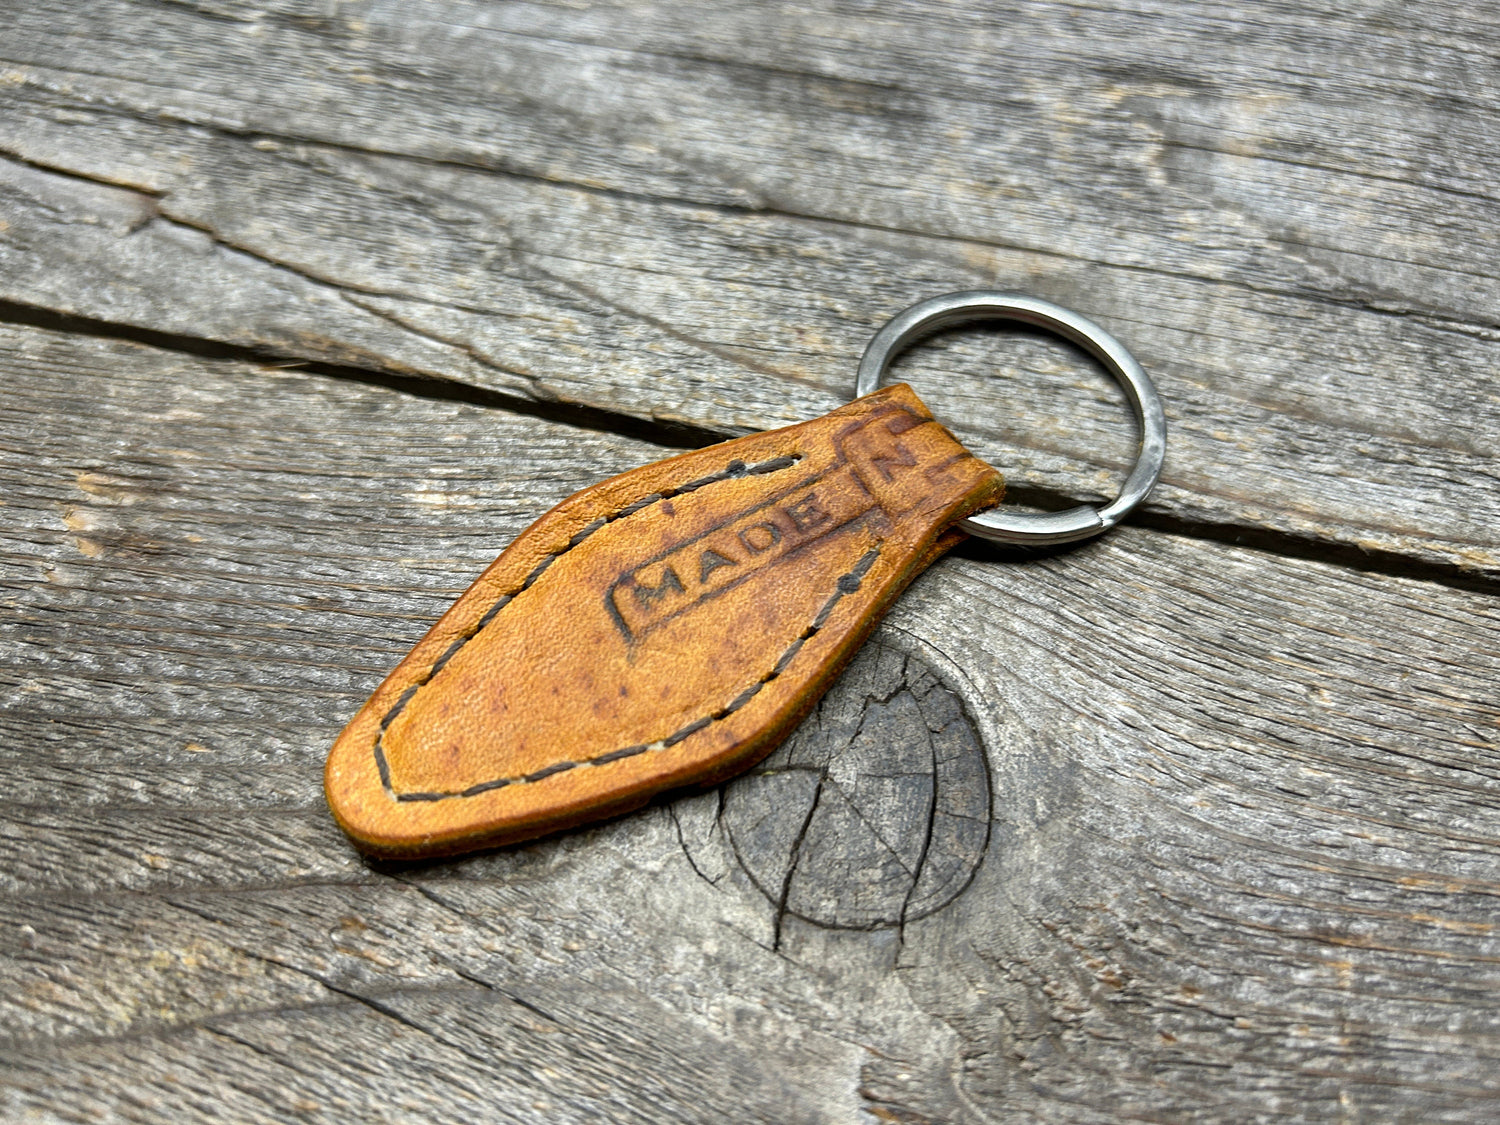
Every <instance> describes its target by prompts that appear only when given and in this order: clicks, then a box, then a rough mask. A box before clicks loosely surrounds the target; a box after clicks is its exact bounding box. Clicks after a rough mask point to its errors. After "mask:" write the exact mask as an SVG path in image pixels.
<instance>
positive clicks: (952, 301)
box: [855, 289, 1167, 546]
mask: <svg viewBox="0 0 1500 1125" xmlns="http://www.w3.org/2000/svg"><path fill="white" fill-rule="evenodd" d="M976 320H1018V321H1020V322H1021V323H1023V324H1030V325H1033V326H1035V327H1037V328H1045V329H1048V330H1049V331H1052V332H1056V333H1057V334H1058V335H1059V336H1062V337H1063V338H1064V339H1067V340H1071V341H1072V342H1073V343H1075V344H1077V345H1078V346H1079V347H1080V348H1082V349H1083V350H1084V351H1086V352H1088V353H1089V355H1091V356H1093V357H1094V358H1095V359H1097V360H1098V361H1099V362H1100V363H1102V364H1104V366H1105V368H1106V369H1107V370H1108V371H1109V373H1110V374H1111V375H1113V376H1114V377H1115V378H1116V379H1117V380H1118V381H1119V384H1120V386H1121V387H1123V388H1124V390H1125V397H1126V398H1127V399H1129V401H1130V408H1131V410H1132V411H1134V412H1135V419H1136V422H1137V423H1138V424H1139V425H1140V430H1141V444H1140V451H1139V453H1138V454H1137V455H1136V461H1135V467H1134V468H1132V469H1131V470H1130V475H1129V476H1128V477H1126V478H1125V485H1124V487H1123V488H1121V489H1120V494H1119V495H1118V496H1116V497H1115V498H1114V500H1112V501H1111V502H1110V503H1108V504H1106V505H1105V506H1104V507H1102V508H1096V507H1094V505H1092V504H1080V505H1079V506H1078V507H1076V508H1069V509H1068V510H1067V511H1065V512H1045V513H1033V512H1002V511H1000V510H999V509H997V508H988V509H986V510H985V511H982V512H976V513H975V514H974V515H972V516H970V517H969V518H968V519H966V520H961V521H960V522H959V525H958V526H959V527H961V528H963V529H964V530H965V531H967V532H968V533H969V534H970V535H978V536H981V537H983V538H985V539H992V540H994V541H995V542H997V543H1015V544H1024V545H1028V546H1041V545H1045V544H1049V543H1071V542H1073V541H1074V540H1077V539H1087V538H1088V537H1089V536H1091V535H1098V534H1099V533H1100V532H1101V531H1108V530H1109V529H1110V528H1112V527H1114V526H1115V524H1117V523H1119V522H1120V521H1121V520H1122V519H1124V518H1125V516H1126V515H1128V514H1129V513H1130V511H1131V509H1133V508H1134V507H1135V506H1136V505H1137V504H1139V503H1140V502H1141V501H1142V500H1144V499H1145V498H1146V497H1147V495H1148V494H1149V493H1150V492H1151V489H1152V488H1154V487H1155V486H1156V481H1157V478H1158V477H1160V476H1161V467H1162V461H1163V460H1164V459H1165V457H1166V452H1167V419H1166V416H1165V415H1164V414H1163V413H1162V408H1161V399H1159V398H1158V397H1157V395H1156V388H1155V387H1154V386H1152V384H1151V380H1150V378H1148V377H1147V375H1146V372H1145V371H1144V370H1142V368H1141V365H1140V364H1139V363H1137V362H1136V360H1135V357H1134V356H1132V355H1131V354H1130V353H1129V352H1128V351H1126V350H1125V345H1124V344H1122V343H1120V341H1118V340H1116V339H1115V338H1114V337H1113V336H1111V335H1110V334H1109V333H1108V332H1106V331H1105V330H1104V329H1102V328H1100V327H1099V326H1098V325H1097V324H1095V323H1094V322H1093V321H1092V320H1088V319H1086V318H1085V317H1081V316H1079V315H1078V314H1077V313H1075V312H1072V311H1071V310H1069V309H1065V308H1063V307H1062V306H1061V305H1054V304H1053V303H1052V302H1051V301H1043V300H1041V299H1040V298H1037V297H1028V296H1026V295H1025V294H1024V293H1001V292H994V291H991V290H987V289H971V290H967V291H965V292H962V293H945V294H944V295H943V296H941V297H932V298H930V299H928V300H926V301H920V302H918V303H917V304H915V305H912V306H911V307H910V308H909V309H905V310H903V311H902V312H899V313H897V314H896V315H895V316H894V317H892V318H891V319H890V320H889V321H888V322H887V323H886V325H885V327H884V328H882V329H881V330H880V331H879V332H877V333H875V337H874V339H872V340H871V341H870V346H869V347H867V348H866V349H865V354H864V357H863V358H862V359H861V360H860V361H859V375H858V376H857V378H856V380H855V393H856V394H857V395H859V396H861V397H863V396H864V395H867V394H869V393H870V392H872V391H874V390H875V388H877V387H878V386H880V379H881V377H882V376H883V375H884V374H885V372H886V368H888V367H889V366H890V365H891V361H892V360H894V359H895V358H896V356H898V355H899V354H900V353H901V352H902V351H904V350H905V349H906V348H908V347H910V346H911V345H912V344H914V343H916V342H917V341H918V340H921V339H923V338H924V337H927V336H930V335H932V334H933V333H934V332H938V331H940V330H942V329H944V328H952V327H954V326H955V325H959V324H969V323H971V322H973V321H976Z"/></svg>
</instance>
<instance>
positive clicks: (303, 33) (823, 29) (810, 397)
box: [0, 0, 1500, 579]
mask: <svg viewBox="0 0 1500 1125" xmlns="http://www.w3.org/2000/svg"><path fill="white" fill-rule="evenodd" d="M6 19H7V20H8V27H7V28H6V32H7V34H6V41H7V43H8V44H9V47H8V48H7V49H6V51H5V52H4V56H5V65H6V66H7V68H8V69H7V70H6V82H7V84H8V85H7V87H6V109H7V121H8V125H7V130H6V135H5V136H4V137H3V138H0V149H3V151H4V152H5V153H6V154H8V155H9V157H11V159H10V160H7V161H4V162H3V163H0V192H3V198H4V200H5V205H6V208H7V222H8V224H9V226H8V228H7V230H6V232H5V236H4V238H3V240H0V278H3V281H0V299H5V300H9V301H12V302H16V303H19V304H23V305H27V306H33V307H39V308H45V309H49V310H57V311H64V312H68V313H73V314H77V315H80V316H84V317H87V318H90V319H92V320H94V321H97V322H100V323H102V324H105V325H116V326H120V327H122V328H130V329H136V330H140V329H147V330H151V331H155V332H162V333H170V334H175V335H179V336H182V337H185V338H191V339H194V340H211V341H220V342H227V343H230V344H233V345H236V346H242V347H246V348H253V349H263V350H266V351H269V352H272V353H275V354H279V355H285V356H290V357H294V358H300V359H318V360H323V361H330V362H336V363H341V364H352V365H356V366H361V367H366V368H369V369H371V370H375V371H382V372H398V373H420V374H425V375H431V376H437V377H441V378H445V379H454V380H460V381H465V382H469V383H473V384H475V385H479V386H484V387H489V388H492V389H496V390H500V391H503V392H505V393H507V394H513V395H518V396H522V397H529V398H534V399H538V400H545V401H548V402H559V403H564V404H574V405H580V406H587V407H591V408H595V409H599V410H604V411H608V412H614V413H617V414H619V415H621V416H623V417H629V418H634V419H653V420H666V421H674V420H675V421H682V422H686V423H690V424H691V425H693V426H695V427H698V428H700V429H706V430H709V431H712V432H715V433H719V434H722V435H726V436H727V435H730V434H737V433H742V432H745V431H747V430H751V429H760V428H766V427H770V426H775V425H781V424H785V423H787V422H791V421H799V420H802V419H805V418H807V417H811V416H814V415H816V414H818V413H821V412H823V411H825V410H827V409H829V408H830V407H831V406H833V405H835V404H836V403H837V402H840V401H843V400H844V398H845V397H846V396H847V390H848V386H849V384H850V382H851V372H852V370H853V366H854V362H855V359H856V358H857V355H858V352H859V350H860V348H861V347H862V346H863V343H864V341H865V340H866V339H867V338H868V335H869V333H870V331H871V329H872V328H873V327H874V326H875V325H877V324H879V323H880V322H881V321H883V320H884V319H885V318H886V317H887V316H889V315H890V314H891V313H893V312H895V311H896V310H897V309H899V308H900V307H902V306H904V305H905V304H907V303H909V302H910V301H912V300H914V299H917V298H919V297H923V296H927V295H930V294H932V293H934V292H938V291H943V290H947V289H953V288H959V287H969V286H976V285H984V286H998V287H1007V288H1020V289H1026V290H1029V291H1032V292H1036V293H1038V294H1040V295H1043V296H1046V297H1049V298H1052V299H1055V300H1058V301H1060V302H1062V303H1064V304H1066V305H1069V306H1074V307H1078V308H1080V309H1081V310H1083V311H1085V312H1086V313H1088V314H1089V315H1092V316H1095V317H1097V318H1098V319H1100V320H1101V321H1102V322H1103V323H1105V324H1106V326H1108V327H1109V328H1111V329H1112V330H1114V331H1115V332H1116V333H1117V334H1118V335H1120V336H1121V337H1122V338H1123V339H1125V340H1127V341H1128V342H1129V344H1130V345H1131V346H1132V348H1134V349H1135V350H1136V351H1137V353H1138V354H1139V356H1140V358H1141V359H1142V360H1143V361H1144V362H1145V364H1146V366H1147V368H1148V369H1149V370H1151V371H1152V372H1153V374H1154V375H1156V377H1157V378H1158V380H1159V381H1160V383H1161V385H1162V388H1163V391H1164V392H1165V394H1166V396H1167V401H1168V403H1169V404H1170V411H1171V420H1172V423H1173V446H1172V459H1171V462H1170V463H1169V466H1168V471H1167V475H1166V479H1165V483H1164V486H1163V488H1162V489H1161V490H1160V491H1159V492H1158V494H1157V495H1156V497H1155V498H1154V499H1153V501H1152V504H1153V511H1154V512H1155V514H1156V516H1157V518H1158V522H1159V524H1160V525H1162V526H1170V527H1173V528H1179V529H1192V530H1196V531H1200V532H1207V533H1211V534H1214V535H1216V536H1219V537H1224V538H1232V537H1233V536H1235V535H1240V534H1243V535H1247V536H1250V537H1252V538H1255V539H1256V540H1257V541H1266V542H1279V543H1284V544H1288V545H1291V544H1300V545H1302V546H1305V545H1306V544H1308V543H1313V544H1332V545H1337V546H1340V547H1342V548H1343V549H1344V550H1345V552H1346V554H1353V553H1357V552H1361V551H1363V552H1368V553H1371V554H1372V555H1375V556H1377V557H1379V558H1382V559H1389V560H1390V562H1391V564H1392V565H1398V564H1401V563H1402V561H1403V560H1405V562H1406V564H1407V565H1411V566H1415V567H1417V568H1418V570H1419V571H1420V572H1422V573H1430V574H1436V575H1442V574H1459V575H1477V576H1480V577H1484V578H1490V579H1492V578H1493V577H1494V575H1495V574H1496V573H1497V569H1500V563H1497V558H1500V556H1497V554H1496V550H1495V546H1494V543H1495V537H1494V534H1493V531H1492V528H1493V526H1494V523H1495V520H1496V517H1497V514H1500V512H1497V510H1496V506H1495V505H1496V501H1495V497H1496V496H1500V488H1497V487H1496V485H1497V481H1496V477H1495V469H1494V464H1495V460H1494V459H1495V455H1496V451H1497V450H1496V444H1495V441H1496V435H1497V434H1500V400H1497V398H1496V395H1495V393H1494V390H1493V380H1492V374H1493V371H1494V369H1495V364H1496V355H1497V351H1496V349H1497V343H1500V336H1497V325H1500V312H1497V305H1496V288H1495V284H1494V279H1493V272H1492V270H1491V269H1490V268H1489V267H1488V265H1487V263H1488V262H1490V261H1493V260H1494V259H1495V258H1496V256H1497V251H1500V245H1497V242H1496V238H1497V236H1496V234H1495V232H1496V230H1497V229H1500V226H1497V222H1496V220H1497V218H1500V215H1497V203H1496V199H1495V196H1494V192H1493V190H1492V184H1493V181H1494V173H1495V170H1496V163H1495V156H1494V152H1495V146H1494V144H1493V141H1494V139H1495V137H1496V135H1497V134H1496V130H1497V126H1496V124H1495V120H1496V117H1495V106H1496V104H1497V100H1500V87H1497V83H1496V79H1495V76H1494V68H1493V66H1491V65H1489V64H1490V63H1491V62H1492V58H1493V54H1494V51H1495V49H1496V44H1497V43H1500V27H1497V26H1496V24H1495V22H1494V19H1493V15H1492V13H1488V12H1487V11H1485V12H1477V13H1476V12H1472V11H1470V10H1469V9H1468V7H1465V6H1460V5H1449V4H1439V3H1424V4H1422V5H1419V6H1414V7H1408V8H1389V7H1388V6H1374V7H1370V8H1367V9H1354V10H1350V9H1348V8H1347V7H1339V6H1327V5H1325V6H1311V7H1310V6H1307V5H1297V6H1295V7H1282V8H1272V9H1267V10H1265V11H1260V10H1259V9H1257V11H1256V12H1255V14H1254V15H1253V16H1251V15H1241V14H1238V13H1237V12H1236V11H1235V10H1233V9H1227V10H1224V11H1222V12H1221V11H1217V10H1212V9H1209V8H1205V7H1203V6H1199V5H1193V4H1186V3H1180V2H1173V3H1154V4H1148V5H1136V6H1133V7H1131V8H1130V9H1128V10H1125V9H1122V10H1118V11H1110V10H1106V9H1100V8H1098V7H1097V6H1083V5H1075V4H1071V3H1041V2H1037V0H1026V2H1024V3H1017V4H1008V5H1001V6H990V7H988V8H987V9H986V10H985V12H984V13H965V14H963V15H961V16H960V15H959V14H957V13H955V12H953V11H950V10H948V9H944V8H942V7H941V6H939V5H931V4H921V3H914V4H908V5H901V6H896V7H892V8H891V9H890V10H889V11H885V10H883V11H882V12H881V13H879V14H875V13H872V12H870V11H868V10H866V9H864V8H861V7H859V6H850V7H848V8H844V7H841V6H839V5H834V4H827V5H819V6H807V7H802V8H797V9H788V8H777V9H775V10H774V12H772V11H771V10H770V9H762V8H760V7H757V6H751V7H749V8H743V7H740V8H736V9H734V10H732V11H729V10H724V9H722V8H721V7H719V6H693V5H668V6H662V7H638V6H632V5H624V4H621V5H600V6H590V8H589V9H588V10H587V11H579V10H576V9H574V8H572V7H567V6H560V7H555V8H554V7H548V6H546V5H530V4H527V5H506V6H490V5H484V4H471V3H461V2H457V0H444V2H443V3H441V4H429V5H423V6H421V8H420V9H413V8H412V7H411V6H409V5H401V4H395V3H387V4H379V3H371V4H360V5H354V6H349V5H341V6H340V7H338V8H337V9H336V10H335V9H328V10H326V11H325V10H323V9H321V8H315V9H311V10H306V9H303V8H302V7H300V6H297V5H277V4H272V5H244V6H236V5H229V6H224V7H219V6H215V5H188V4H172V5H161V4H148V3H145V2H139V3H136V2H129V0H118V2H114V3H105V4H91V5H87V6H82V5H71V4H52V5H47V4H40V5H31V6H27V7H25V8H24V9H17V10H15V11H14V12H12V13H9V15H8V16H7V17H6ZM81 44H83V45H86V50H84V49H81V48H80V45H81ZM246 91H254V92H255V96H254V97H246ZM981 340H984V337H983V335H979V336H974V335H965V336H963V337H957V338H955V342H954V344H953V346H952V347H949V348H944V349H942V350H941V351H940V352H929V353H926V354H925V355H924V356H919V357H916V358H914V360H913V361H912V364H911V366H910V368H909V370H910V372H911V373H912V374H913V378H914V382H915V383H916V385H917V387H918V390H919V391H920V392H921V393H922V394H923V396H924V397H925V398H927V399H928V400H930V401H932V402H933V405H934V407H935V409H937V410H938V411H939V413H940V415H942V416H943V417H945V418H948V419H949V420H950V421H951V422H952V424H953V425H954V426H955V428H956V429H957V430H958V432H959V434H960V436H961V437H963V438H964V439H965V440H967V441H969V442H970V443H971V444H973V445H974V446H975V447H976V449H977V451H978V452H980V453H981V454H984V455H987V456H989V457H990V458H991V459H992V460H994V461H995V462H996V463H998V464H1000V465H1001V466H1002V467H1004V468H1005V469H1006V470H1007V471H1008V472H1009V473H1010V474H1011V475H1012V476H1013V477H1015V478H1016V479H1017V480H1018V481H1020V482H1021V483H1023V484H1025V485H1028V486H1029V487H1030V489H1031V490H1032V492H1033V493H1037V492H1040V493H1042V494H1044V495H1045V496H1048V497H1052V498H1061V497H1075V498H1090V497H1097V496H1099V495H1103V494H1106V493H1108V492H1109V491H1110V489H1111V486H1112V482H1113V481H1115V480H1117V479H1118V478H1119V476H1120V475H1121V471H1122V469H1123V466H1124V465H1125V463H1126V462H1127V460H1128V456H1129V451H1128V445H1129V443H1128V436H1127V434H1126V433H1125V431H1124V429H1123V427H1122V426H1121V425H1120V420H1119V418H1118V416H1117V409H1116V408H1115V407H1113V405H1112V403H1113V402H1114V398H1113V395H1112V393H1111V392H1110V391H1109V389H1108V388H1107V387H1105V386H1101V381H1100V379H1099V377H1098V376H1097V375H1095V374H1093V373H1091V372H1090V371H1089V370H1088V368H1087V365H1086V364H1083V363H1081V362H1080V361H1079V359H1078V357H1077V356H1076V355H1073V354H1071V353H1070V352H1069V351H1067V350H1066V349H1065V348H1063V347H1061V346H1060V345H1056V346H1054V345H1051V344H1048V343H1041V342H1038V341H1036V340H1032V339H1026V338H1023V339H1020V340H1017V341H1014V342H1011V341H1007V343H1006V345H1005V347H1004V348H1000V347H997V346H996V345H994V344H993V343H991V342H989V341H987V340H985V341H984V343H983V344H981V343H980V341H981ZM1001 357H1003V359H1004V360H1005V362H1004V367H1003V369H1004V371H1005V373H1006V375H1007V382H1006V384H1005V385H1004V386H1002V387H996V386H995V385H994V384H993V382H992V381H991V380H990V379H988V378H987V376H988V374H989V373H990V372H991V371H992V369H993V366H994V364H995V362H996V359H997V358H1001ZM1298 549H1301V546H1299V547H1298Z"/></svg>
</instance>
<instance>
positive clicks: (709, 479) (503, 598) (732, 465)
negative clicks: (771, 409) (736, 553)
mask: <svg viewBox="0 0 1500 1125" xmlns="http://www.w3.org/2000/svg"><path fill="white" fill-rule="evenodd" d="M800 460H802V455H801V454H800V453H792V454H787V455H785V456H782V457H773V458H771V459H770V460H769V461H761V462H758V463H757V464H754V465H746V464H745V462H743V461H741V460H739V459H738V458H736V459H735V460H733V461H731V462H729V464H728V465H726V466H724V468H723V469H722V470H721V471H719V472H717V473H712V474H710V475H708V476H706V477H699V478H697V479H696V480H690V481H688V482H687V483H686V484H680V485H678V486H677V487H675V488H664V489H662V490H661V491H660V492H653V493H651V495H649V496H643V497H641V498H640V499H639V500H633V501H631V502H630V503H629V504H627V505H625V506H624V507H623V508H620V509H618V510H617V511H614V512H610V513H608V514H607V515H603V516H599V517H598V518H596V519H594V520H592V521H590V522H589V523H588V524H586V525H585V526H584V527H583V528H581V529H579V531H578V532H577V533H576V534H574V536H573V538H571V539H569V540H568V545H567V546H566V547H564V548H563V549H562V550H560V551H553V552H552V553H551V554H549V555H547V556H546V557H545V558H543V559H542V561H541V562H539V563H538V564H537V565H536V566H535V567H533V568H532V571H531V573H530V574H528V575H527V576H526V578H525V580H524V581H522V583H521V585H519V586H518V587H516V588H515V589H514V590H512V591H511V592H510V593H508V594H502V595H500V597H498V598H496V599H495V604H494V605H492V606H490V608H489V609H487V610H485V613H484V616H483V617H481V618H480V619H479V620H478V621H477V622H476V623H475V625H474V627H473V628H472V629H471V630H469V631H468V632H467V633H465V634H463V636H461V637H458V638H457V639H456V640H454V641H453V643H452V644H450V645H449V646H448V648H447V650H446V651H445V652H444V653H443V654H442V655H441V656H439V657H438V658H437V660H435V661H433V664H432V667H431V668H429V669H428V670H427V673H426V674H425V675H424V676H423V677H422V678H421V679H419V680H418V681H417V682H416V683H414V684H412V685H411V686H410V687H408V688H407V689H406V690H405V691H404V692H402V693H401V698H400V699H398V700H396V703H395V705H394V706H393V707H392V708H391V709H390V710H389V711H387V712H386V713H385V717H384V718H382V719H381V720H380V730H379V731H378V732H377V734H376V736H375V765H376V768H377V769H378V770H379V771H380V784H381V785H382V786H383V787H384V788H385V789H386V790H387V791H390V789H391V772H390V767H389V765H388V764H387V762H386V760H385V751H384V749H383V748H382V746H381V742H382V741H383V740H384V738H385V732H386V728H387V727H389V726H390V725H391V724H392V723H393V722H395V721H396V719H397V717H398V716H399V715H400V714H401V712H402V711H404V710H405V709H406V705H407V704H408V703H410V702H411V701H412V699H413V698H414V697H415V696H416V694H417V692H418V691H419V690H421V689H422V688H424V687H426V686H427V685H428V684H429V683H431V682H432V679H433V677H434V676H436V675H437V674H438V673H439V672H441V671H442V670H443V668H444V667H445V666H446V665H447V663H448V661H450V660H452V659H453V658H454V657H455V656H457V655H458V654H459V652H460V650H462V649H463V647H464V646H465V645H466V644H468V643H469V642H470V641H472V640H473V639H474V638H475V637H477V636H478V635H479V634H480V632H481V631H482V630H483V629H484V627H485V626H486V625H488V624H489V623H490V622H491V621H493V620H494V619H495V615H496V614H497V613H499V612H500V610H502V609H504V608H505V606H507V605H508V604H510V602H511V601H513V600H514V599H515V597H516V596H517V595H518V594H521V593H522V592H524V591H525V590H528V589H530V588H531V586H532V585H534V584H535V583H536V581H537V579H539V578H540V577H541V576H542V574H543V573H544V572H545V571H546V570H547V568H548V567H550V566H551V565H552V564H553V563H554V562H556V561H557V560H558V559H560V558H561V557H562V556H563V555H566V554H567V553H568V552H569V551H571V550H572V549H573V548H574V547H577V546H578V545H579V544H580V543H582V542H583V541H584V540H585V539H587V538H588V537H589V536H590V535H592V534H594V532H596V531H598V530H599V529H600V528H602V527H605V526H607V525H609V524H611V523H614V522H615V521H616V520H620V519H624V518H625V517H626V516H632V515H634V514H635V513H637V512H639V511H643V510H644V509H646V508H649V507H651V506H652V505H653V504H659V503H661V502H662V501H663V500H670V499H671V498H672V497H674V496H681V495H683V494H684V493H687V492H696V491H698V489H700V488H704V487H706V486H707V485H710V484H717V483H718V482H719V481H724V480H733V479H735V478H738V477H747V476H764V475H765V474H767V473H775V472H779V471H780V470H782V469H790V468H791V467H792V466H793V465H795V464H797V462H798V461H800ZM679 741H681V740H680V739H679ZM555 772H558V770H557V769H555V768H553V767H549V768H548V770H547V771H544V772H542V773H541V777H545V776H547V775H548V773H555ZM541 777H537V778H536V780H540V779H541ZM528 779H529V778H523V779H519V780H528ZM500 784H510V782H509V781H503V782H500V783H498V784H497V785H492V786H491V788H498V787H499V785H500ZM466 794H467V791H466V793H465V794H456V793H455V794H441V795H440V796H463V795H466ZM392 795H393V796H395V797H396V799H397V800H420V799H423V798H424V797H426V796H427V795H425V794H417V795H413V796H406V797H403V796H401V795H398V794H395V793H393V794H392ZM467 795H472V794H467Z"/></svg>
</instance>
